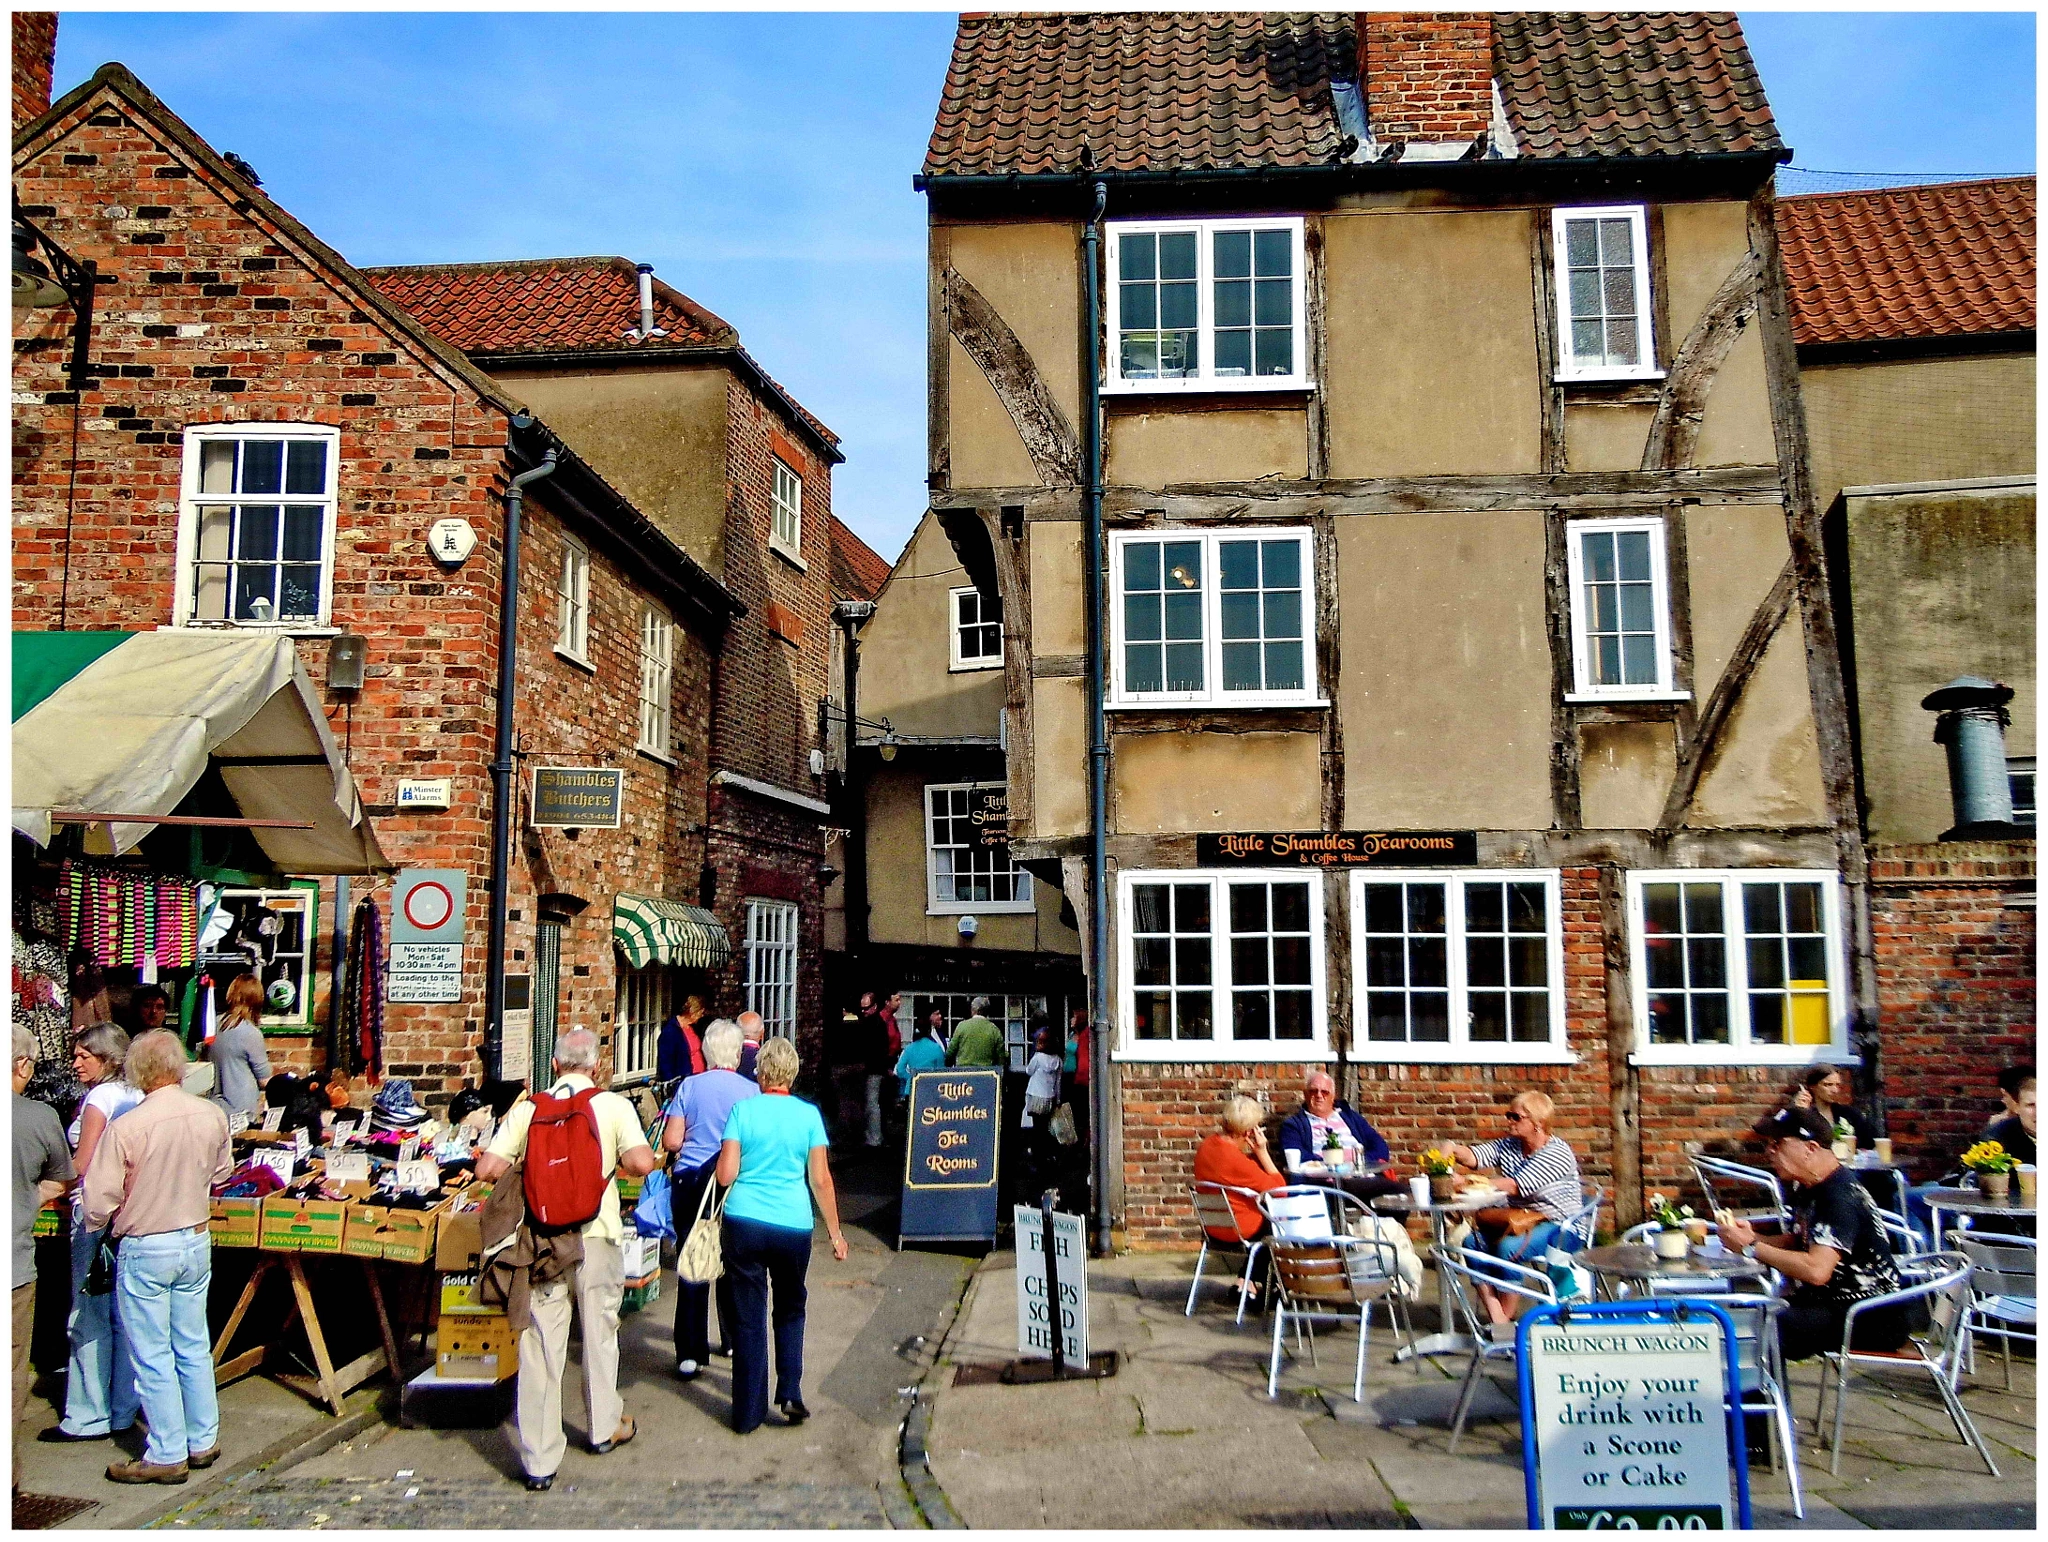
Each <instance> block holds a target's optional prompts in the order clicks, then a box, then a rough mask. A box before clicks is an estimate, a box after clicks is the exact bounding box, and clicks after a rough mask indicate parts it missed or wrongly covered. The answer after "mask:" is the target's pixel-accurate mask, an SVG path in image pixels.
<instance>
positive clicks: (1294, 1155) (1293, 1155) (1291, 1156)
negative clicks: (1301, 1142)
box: [1286, 1146, 1301, 1173]
mask: <svg viewBox="0 0 2048 1542" xmlns="http://www.w3.org/2000/svg"><path fill="white" fill-rule="evenodd" d="M1286 1155H1287V1170H1288V1171H1289V1172H1291V1173H1298V1172H1300V1171H1301V1153H1300V1152H1299V1151H1296V1150H1295V1149H1294V1148H1293V1147H1292V1146H1289V1147H1288V1148H1287V1153H1286Z"/></svg>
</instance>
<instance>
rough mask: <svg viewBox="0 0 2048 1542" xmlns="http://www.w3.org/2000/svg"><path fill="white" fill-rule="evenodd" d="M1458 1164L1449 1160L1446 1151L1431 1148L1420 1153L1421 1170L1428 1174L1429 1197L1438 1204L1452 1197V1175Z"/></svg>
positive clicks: (1448, 1154) (1449, 1155) (1449, 1157)
mask: <svg viewBox="0 0 2048 1542" xmlns="http://www.w3.org/2000/svg"><path fill="white" fill-rule="evenodd" d="M1457 1166H1458V1164H1457V1163H1455V1162H1453V1161H1452V1160H1451V1154H1450V1153H1449V1152H1448V1151H1439V1150H1437V1149H1436V1147H1434V1146H1431V1147H1430V1148H1429V1150H1427V1151H1425V1152H1423V1153H1422V1170H1423V1171H1424V1172H1426V1173H1428V1174H1429V1197H1430V1198H1431V1199H1433V1200H1436V1201H1438V1202H1442V1201H1443V1200H1446V1199H1449V1198H1451V1197H1452V1192H1453V1190H1452V1183H1453V1179H1452V1174H1453V1173H1455V1172H1456V1171H1457Z"/></svg>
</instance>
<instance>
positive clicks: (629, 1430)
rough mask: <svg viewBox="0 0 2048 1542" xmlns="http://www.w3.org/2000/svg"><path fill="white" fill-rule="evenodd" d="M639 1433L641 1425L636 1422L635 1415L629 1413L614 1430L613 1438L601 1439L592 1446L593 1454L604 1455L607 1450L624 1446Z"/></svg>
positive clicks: (614, 1449)
mask: <svg viewBox="0 0 2048 1542" xmlns="http://www.w3.org/2000/svg"><path fill="white" fill-rule="evenodd" d="M639 1433H640V1426H639V1425H637V1424H635V1423H634V1422H633V1416H632V1415H631V1414H628V1415H626V1417H625V1420H624V1421H623V1422H622V1423H621V1424H620V1425H619V1427H618V1428H617V1429H616V1430H614V1431H613V1432H612V1438H611V1439H610V1440H601V1441H599V1442H598V1443H597V1444H596V1445H594V1446H592V1447H591V1448H590V1450H591V1454H592V1455H593V1456H603V1455H604V1454H605V1453H606V1452H607V1451H616V1450H617V1449H618V1448H619V1447H620V1446H623V1445H624V1444H625V1443H626V1442H627V1441H629V1440H631V1439H632V1438H633V1437H634V1436H635V1435H637V1434H639Z"/></svg>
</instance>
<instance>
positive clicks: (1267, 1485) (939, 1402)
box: [927, 1253, 2035, 1530]
mask: <svg viewBox="0 0 2048 1542" xmlns="http://www.w3.org/2000/svg"><path fill="white" fill-rule="evenodd" d="M1192 1270H1193V1258H1192V1256H1190V1255H1161V1254H1130V1255H1126V1256H1124V1257H1121V1258H1116V1259H1110V1260H1103V1261H1091V1262H1090V1264H1089V1280H1090V1287H1091V1288H1090V1293H1089V1330H1090V1335H1091V1338H1090V1347H1091V1348H1092V1349H1097V1350H1099V1349H1104V1348H1115V1349H1118V1350H1121V1351H1122V1352H1123V1355H1124V1356H1125V1360H1124V1364H1123V1365H1122V1368H1121V1369H1120V1370H1119V1372H1118V1374H1117V1375H1116V1376H1114V1377H1112V1378H1110V1379H1107V1380H1103V1381H1080V1382H1070V1383H1066V1384H1063V1385H1054V1384H1044V1385H1037V1386H1021V1387H1006V1386H1002V1385H970V1386H959V1387H956V1386H954V1385H953V1384H952V1381H953V1377H952V1370H951V1368H952V1367H953V1366H957V1365H959V1364H969V1363H983V1364H986V1363H993V1362H1000V1361H1007V1360H1009V1359H1011V1358H1012V1357H1014V1356H1015V1354H1016V1347H1015V1346H1016V1297H1015V1273H1014V1268H1013V1263H1012V1259H1011V1257H1010V1256H1008V1255H1006V1254H1002V1253H997V1254H992V1255H991V1256H990V1257H989V1258H988V1259H987V1260H986V1261H985V1263H984V1264H983V1265H982V1267H981V1268H980V1270H978V1271H977V1273H976V1275H975V1278H974V1280H973V1282H972V1283H971V1285H970V1286H969V1287H968V1295H967V1299H966V1301H965V1303H964V1304H963V1306H962V1309H961V1313H960V1316H959V1318H958V1319H957V1320H956V1323H955V1326H954V1330H953V1332H952V1333H951V1334H950V1335H949V1337H948V1339H947V1342H946V1344H945V1346H944V1350H943V1354H942V1359H941V1363H940V1365H939V1367H938V1369H937V1370H936V1371H935V1372H934V1373H933V1376H932V1378H931V1380H930V1382H929V1383H928V1388H929V1392H930V1395H931V1396H932V1397H933V1400H934V1402H933V1409H932V1416H931V1430H930V1435H929V1438H928V1442H927V1450H928V1455H929V1460H930V1463H931V1468H932V1472H933V1475H934V1477H935V1478H936V1479H937V1480H938V1482H939V1484H940V1485H941V1486H942V1487H943V1488H944V1489H945V1491H946V1495H947V1497H948V1499H950V1500H951V1501H952V1503H953V1505H954V1506H955V1507H956V1508H957V1509H958V1511H959V1512H960V1515H961V1516H962V1518H963V1519H964V1520H965V1521H966V1523H967V1524H968V1525H969V1526H970V1527H977V1528H991V1527H1000V1528H1021V1527H1059V1528H1079V1527H1090V1528H1094V1527H1102V1528H1125V1527H1165V1526H1173V1527H1224V1526H1242V1527H1307V1528H1315V1529H1322V1528H1328V1527H1358V1528H1392V1527H1404V1526H1405V1527H1413V1528H1421V1529H1437V1528H1473V1529H1494V1528H1501V1529H1515V1530H1519V1529H1521V1527H1522V1525H1523V1521H1524V1500H1523V1487H1522V1460H1521V1434H1520V1426H1519V1422H1518V1419H1517V1415H1516V1409H1515V1404H1514V1401H1513V1397H1512V1388H1513V1381H1512V1379H1511V1378H1510V1377H1504V1378H1503V1381H1504V1384H1505V1386H1506V1388H1507V1389H1508V1390H1507V1391H1506V1392H1498V1391H1496V1392H1482V1393H1481V1395H1480V1396H1479V1398H1478V1400H1477V1402H1476V1404H1475V1408H1474V1413H1473V1417H1472V1420H1471V1423H1470V1424H1469V1426H1468V1428H1467V1432H1466V1437H1465V1439H1464V1440H1463V1441H1461V1442H1460V1443H1459V1449H1458V1452H1457V1454H1456V1455H1451V1454H1450V1453H1449V1451H1448V1449H1447V1448H1448V1442H1449V1417H1450V1412H1451V1408H1452V1405H1453V1403H1454V1401H1455V1399H1456V1392H1457V1382H1456V1380H1455V1379H1454V1377H1456V1376H1462V1374H1463V1372H1464V1368H1465V1363H1466V1362H1465V1360H1464V1359H1463V1357H1454V1358H1446V1359H1445V1360H1444V1361H1443V1363H1442V1365H1441V1366H1438V1365H1435V1364H1431V1365H1428V1366H1426V1367H1425V1368H1424V1369H1422V1370H1421V1371H1420V1372H1418V1371H1417V1370H1415V1369H1413V1368H1411V1367H1410V1366H1395V1365H1393V1364H1392V1363H1390V1358H1389V1357H1390V1356H1391V1354H1392V1352H1393V1349H1394V1343H1395V1341H1394V1338H1393V1336H1392V1334H1391V1333H1390V1332H1389V1331H1388V1330H1387V1328H1386V1327H1385V1320H1384V1317H1383V1316H1381V1315H1379V1314H1375V1317H1376V1320H1375V1325H1374V1329H1373V1347H1372V1353H1371V1358H1370V1361H1369V1364H1368V1369H1367V1373H1366V1407H1365V1408H1364V1409H1362V1410H1361V1409H1360V1408H1359V1407H1358V1405H1356V1404H1354V1403H1353V1402H1352V1401H1351V1365H1352V1357H1353V1352H1354V1350H1355V1346H1356V1343H1357V1340H1356V1338H1355V1337H1354V1336H1353V1335H1352V1333H1351V1332H1350V1331H1349V1330H1346V1329H1337V1328H1326V1329H1325V1331H1324V1332H1323V1333H1322V1334H1321V1335H1319V1338H1320V1352H1321V1366H1320V1368H1317V1367H1314V1366H1310V1365H1307V1364H1296V1363H1295V1362H1293V1361H1291V1360H1289V1361H1285V1362H1283V1368H1282V1373H1281V1382H1280V1396H1279V1399H1278V1400H1277V1401H1273V1402H1269V1401H1267V1398H1266V1356H1267V1353H1268V1352H1269V1348H1270V1344H1271V1338H1270V1328H1269V1327H1268V1325H1267V1324H1266V1323H1265V1322H1263V1321H1261V1320H1260V1319H1259V1318H1257V1317H1256V1316H1253V1315H1248V1316H1247V1317H1246V1320H1245V1324H1244V1327H1243V1328H1241V1329H1240V1328H1234V1327H1233V1326H1232V1323H1231V1312H1230V1310H1229V1309H1227V1308H1226V1306H1225V1304H1224V1303H1225V1300H1226V1294H1225V1292H1224V1290H1223V1289H1221V1288H1217V1289H1213V1290H1211V1289H1208V1288H1205V1289H1204V1291H1203V1294H1202V1300H1201V1303H1200V1304H1199V1305H1198V1306H1197V1307H1196V1311H1195V1315H1194V1317H1193V1318H1192V1319H1190V1318H1187V1317H1184V1316H1183V1315H1182V1306H1183V1303H1184V1302H1185V1300H1186V1298H1187V1287H1188V1280H1189V1278H1190V1276H1191V1274H1192ZM1211 1277H1212V1278H1213V1275H1212V1276H1211ZM1434 1299H1435V1298H1434V1289H1433V1281H1431V1282H1425V1291H1424V1303H1423V1304H1419V1305H1418V1309H1417V1313H1416V1317H1417V1327H1418V1329H1419V1330H1420V1331H1425V1332H1426V1331H1428V1329H1429V1328H1430V1327H1431V1326H1433V1324H1434V1318H1435V1309H1434V1306H1433V1302H1434ZM1979 1370H1980V1374H1979V1375H1978V1377H1977V1378H1976V1379H1975V1380H1974V1382H1971V1383H1969V1384H1967V1386H1966V1390H1965V1393H1964V1403H1965V1405H1966V1406H1967V1407H1968V1408H1969V1409H1970V1411H1971V1415H1972V1417H1973V1418H1975V1419H1976V1421H1977V1424H1978V1427H1979V1428H1980V1429H1981V1430H1982V1431H1983V1432H1984V1434H1985V1436H1986V1438H1987V1439H1988V1440H1989V1441H1990V1442H1991V1443H1992V1447H1993V1451H1994V1454H1995V1455H1996V1457H1997V1460H1998V1463H1999V1466H2000V1469H2001V1471H2002V1473H2003V1476H2002V1477H2001V1478H1996V1479H1994V1478H1991V1477H1990V1476H1988V1475H1987V1474H1986V1473H1985V1472H1984V1470H1983V1464H1982V1463H1981V1462H1980V1461H1978V1459H1977V1457H1976V1455H1975V1453H1974V1452H1972V1451H1970V1450H1969V1449H1968V1448H1967V1447H1965V1446H1963V1445H1962V1444H1961V1442H1960V1441H1959V1440H1958V1439H1957V1437H1956V1435H1955V1432H1954V1428H1953V1426H1952V1425H1950V1424H1949V1422H1948V1418H1947V1416H1946V1415H1945V1414H1944V1413H1943V1412H1942V1410H1941V1407H1940V1404H1939V1401H1938V1399H1936V1398H1935V1396H1934V1395H1933V1393H1932V1391H1931V1389H1928V1390H1924V1391H1923V1390H1921V1389H1922V1388H1925V1387H1926V1382H1925V1378H1924V1376H1923V1377H1922V1378H1921V1380H1920V1386H1919V1387H1915V1386H1914V1384H1913V1382H1912V1381H1911V1380H1910V1379H1907V1378H1903V1377H1901V1378H1894V1380H1895V1381H1896V1382H1897V1386H1898V1392H1897V1394H1896V1395H1891V1396H1888V1395H1887V1394H1886V1391H1885V1389H1884V1388H1883V1387H1882V1386H1880V1385H1879V1384H1877V1383H1875V1382H1871V1381H1864V1382H1860V1383H1858V1384H1855V1385H1854V1386H1853V1387H1852V1391H1851V1395H1850V1401H1849V1436H1848V1440H1847V1443H1846V1449H1845V1451H1844V1454H1843V1459H1842V1471H1841V1474H1840V1476H1838V1477H1837V1476H1831V1475H1830V1474H1829V1473H1828V1471H1827V1465H1826V1457H1825V1456H1824V1455H1822V1454H1820V1453H1818V1452H1816V1451H1815V1450H1814V1449H1813V1444H1814V1442H1813V1437H1812V1434H1811V1423H1812V1414H1813V1408H1814V1401H1815V1397H1816V1395H1817V1387H1818V1382H1817V1379H1816V1376H1817V1373H1816V1371H1815V1370H1814V1369H1813V1368H1812V1367H1810V1366H1809V1367H1795V1368H1794V1370H1793V1383H1794V1388H1795V1391H1794V1408H1795V1411H1796V1412H1798V1413H1799V1414H1800V1415H1801V1417H1802V1419H1803V1421H1804V1423H1803V1428H1802V1435H1801V1453H1800V1455H1801V1463H1802V1468H1801V1476H1802V1487H1803V1490H1804V1493H1805V1497H1806V1520H1805V1522H1804V1523H1803V1524H1804V1526H1805V1527H1806V1528H1809V1529H1851V1530H1853V1529H1860V1528H1864V1527H1883V1528H1925V1527H1933V1526H1940V1527H1943V1528H1951V1527H1967V1528H1972V1529H1991V1528H2024V1529H2031V1528H2032V1527H2033V1525H2034V1515H2035V1509H2034V1479H2035V1464H2034V1375H2033V1364H2032V1362H2031V1361H2030V1360H2029V1361H2026V1362H2024V1363H2020V1362H2016V1363H2015V1366H2014V1377H2013V1380H2014V1390H2013V1391H2012V1392H2010V1393H2008V1392H2005V1391H2004V1390H2003V1389H2002V1387H2001V1385H2000V1380H2001V1377H2000V1371H1999V1368H1998V1365H1997V1362H1996V1359H1995V1357H1993V1358H1990V1359H1985V1360H1983V1361H1981V1362H1980V1367H1979ZM1751 1493H1752V1503H1753V1506H1754V1510H1755V1515H1756V1522H1757V1524H1758V1526H1759V1527H1793V1526H1797V1525H1800V1524H1801V1523H1799V1522H1796V1521H1795V1520H1794V1519H1793V1517H1792V1512H1791V1505H1790V1502H1789V1497H1788V1495H1787V1491H1786V1485H1785V1480H1784V1478H1783V1476H1782V1475H1777V1474H1773V1473H1771V1472H1769V1471H1767V1470H1765V1469H1764V1468H1763V1467H1762V1464H1759V1466H1758V1468H1757V1470H1756V1471H1755V1472H1754V1473H1753V1475H1752V1484H1751Z"/></svg>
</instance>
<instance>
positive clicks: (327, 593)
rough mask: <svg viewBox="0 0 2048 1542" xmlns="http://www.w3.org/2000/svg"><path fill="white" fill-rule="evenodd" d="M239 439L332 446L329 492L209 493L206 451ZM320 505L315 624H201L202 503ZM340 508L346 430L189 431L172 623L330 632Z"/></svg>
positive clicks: (299, 426) (224, 427)
mask: <svg viewBox="0 0 2048 1542" xmlns="http://www.w3.org/2000/svg"><path fill="white" fill-rule="evenodd" d="M236 439H285V440H291V439H300V440H307V439H312V440H319V441H322V442H324V443H325V444H326V446H327V488H326V491H325V492H324V493H321V494H320V495H318V496H315V495H313V494H310V493H292V494H290V495H286V494H284V493H282V492H280V493H278V494H277V495H275V497H272V496H271V495H270V494H267V493H266V494H262V495H259V496H255V497H250V496H247V495H244V494H240V493H234V494H218V493H216V494H208V493H205V492H202V491H201V489H200V486H199V472H200V461H201V451H202V447H203V446H205V445H207V444H209V443H217V442H219V441H222V440H236ZM259 502H273V503H277V504H284V503H288V502H289V503H297V504H307V503H318V504H320V505H322V507H323V510H324V513H323V517H322V519H321V522H320V523H321V534H320V604H319V612H318V614H317V615H316V616H315V617H314V619H312V620H310V621H305V620H295V621H239V620H234V619H223V620H204V621H202V620H200V619H198V617H197V615H196V614H195V605H194V601H195V599H196V595H195V594H194V593H193V588H194V583H193V580H194V577H195V574H196V564H197V561H198V555H199V509H200V506H201V505H202V504H205V505H208V506H212V505H215V504H220V503H259ZM340 509H341V430H340V429H339V428H335V427H331V426H330V425H328V424H325V423H205V424H199V425H197V426H195V427H192V428H188V429H186V430H185V442H184V446H183V466H182V469H181V473H180V485H179V496H178V542H177V571H176V576H175V579H174V584H173V594H172V601H171V625H173V626H174V627H194V628H202V627H203V628H207V629H209V630H212V629H226V628H233V629H235V630H237V631H245V632H287V633H307V632H314V633H318V632H331V631H332V630H333V624H332V621H333V614H334V543H335V523H336V521H337V519H338V518H339V515H340Z"/></svg>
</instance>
